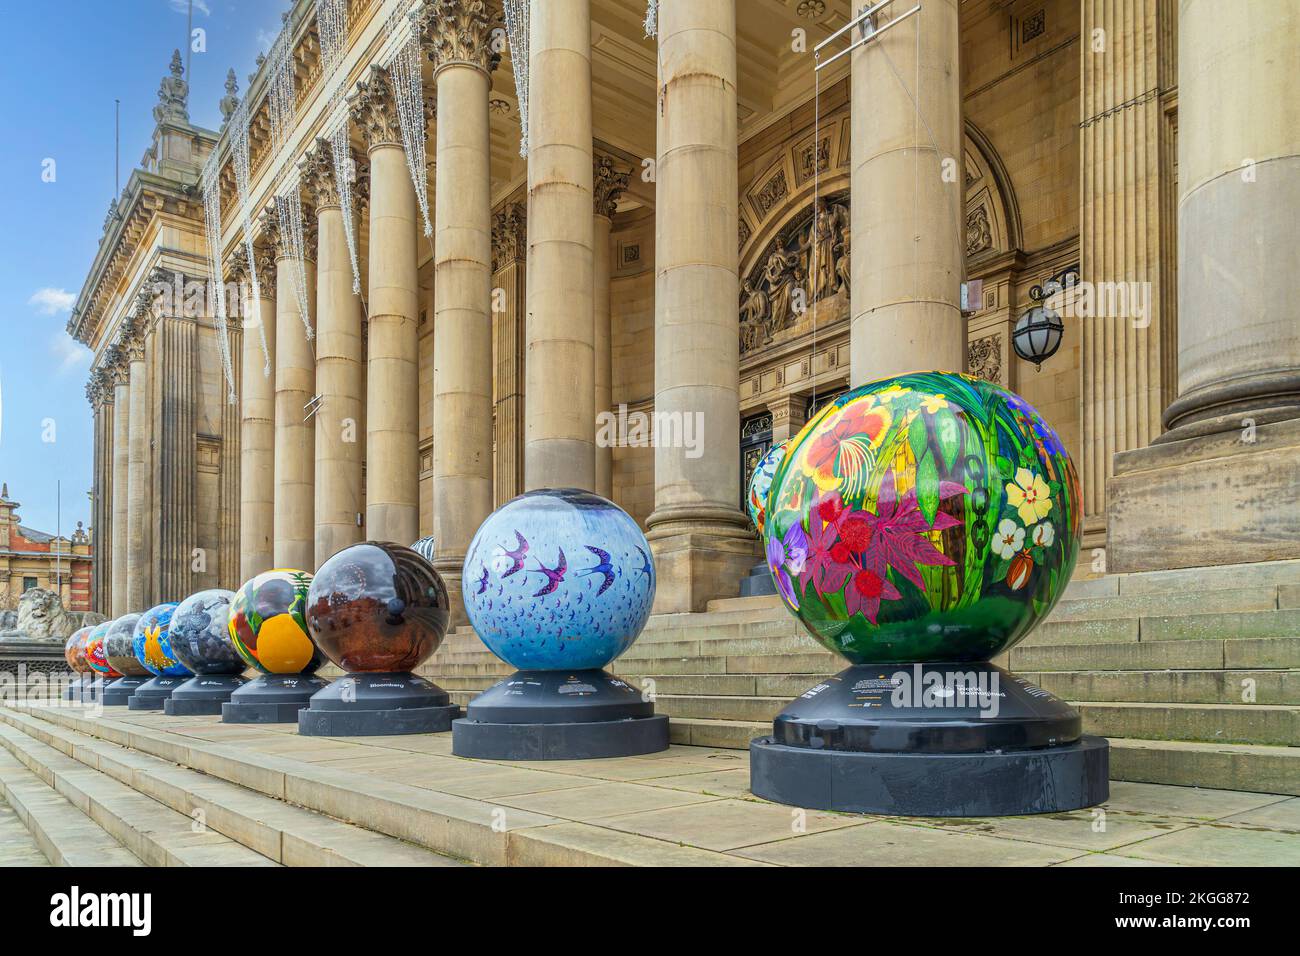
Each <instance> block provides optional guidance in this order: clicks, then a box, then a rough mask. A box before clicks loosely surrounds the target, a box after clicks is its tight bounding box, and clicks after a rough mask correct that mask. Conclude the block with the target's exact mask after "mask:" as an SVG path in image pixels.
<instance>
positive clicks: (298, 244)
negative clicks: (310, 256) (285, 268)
mask: <svg viewBox="0 0 1300 956" xmlns="http://www.w3.org/2000/svg"><path fill="white" fill-rule="evenodd" d="M275 215H276V217H277V218H278V219H279V221H280V235H281V236H284V237H285V238H286V240H287V242H288V246H289V261H290V262H291V263H293V273H292V274H293V288H294V292H295V293H296V295H297V299H298V316H299V318H301V319H302V328H303V331H304V332H305V333H306V334H307V341H309V342H310V341H311V340H312V339H313V338H314V337H315V333H314V332H312V329H311V308H310V305H309V304H308V299H307V268H306V266H304V265H303V262H304V260H305V259H306V258H307V241H306V237H305V234H304V231H303V225H302V187H301V184H300V183H299V181H298V174H297V173H296V172H294V173H292V174H290V175H288V176H287V177H286V181H285V189H284V191H283V192H282V193H277V194H276V196H275Z"/></svg>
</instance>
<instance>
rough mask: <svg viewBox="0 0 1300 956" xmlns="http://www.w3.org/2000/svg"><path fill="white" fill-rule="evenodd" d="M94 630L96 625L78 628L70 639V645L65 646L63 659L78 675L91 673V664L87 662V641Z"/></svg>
mask: <svg viewBox="0 0 1300 956" xmlns="http://www.w3.org/2000/svg"><path fill="white" fill-rule="evenodd" d="M94 629H95V627H94V625H87V626H86V627H79V628H77V629H76V630H75V631H73V632H72V634H71V635H70V636H69V637H68V643H66V644H64V645H63V659H64V660H66V661H67V662H68V666H69V667H71V668H72V670H73V671H74V672H75V673H77V674H89V673H90V664H89V662H87V660H86V639H87V638H89V637H90V632H91V631H93V630H94Z"/></svg>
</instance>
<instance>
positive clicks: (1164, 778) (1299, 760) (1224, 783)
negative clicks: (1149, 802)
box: [1110, 738, 1300, 796]
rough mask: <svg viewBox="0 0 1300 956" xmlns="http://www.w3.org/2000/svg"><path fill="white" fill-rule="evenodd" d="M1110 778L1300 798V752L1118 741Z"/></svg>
mask: <svg viewBox="0 0 1300 956" xmlns="http://www.w3.org/2000/svg"><path fill="white" fill-rule="evenodd" d="M1110 778H1111V779H1112V780H1131V781H1134V782H1136V783H1163V784H1170V785H1172V786H1176V787H1206V788H1212V789H1213V788H1218V789H1223V790H1248V791H1252V792H1255V793H1285V794H1289V795H1291V796H1300V749H1298V748H1295V747H1265V746H1255V745H1250V744H1219V743H1195V742H1191V741H1182V740H1141V739H1137V738H1115V739H1112V740H1111V742H1110Z"/></svg>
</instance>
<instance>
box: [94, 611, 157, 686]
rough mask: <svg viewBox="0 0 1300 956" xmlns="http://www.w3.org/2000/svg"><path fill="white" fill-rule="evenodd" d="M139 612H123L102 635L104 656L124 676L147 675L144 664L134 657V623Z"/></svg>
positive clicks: (138, 616)
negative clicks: (106, 632)
mask: <svg viewBox="0 0 1300 956" xmlns="http://www.w3.org/2000/svg"><path fill="white" fill-rule="evenodd" d="M139 620H140V615H139V614H123V615H122V616H121V617H119V618H118V619H117V620H115V621H113V622H112V623H111V624H109V626H108V634H107V635H105V637H104V650H105V656H106V657H107V658H108V663H109V664H111V665H112V666H113V669H114V670H115V671H117V672H118V673H120V674H123V675H125V676H126V677H144V676H146V675H148V673H149V672H148V671H147V670H146V669H145V666H144V665H143V664H141V663H140V662H139V661H138V660H136V659H135V625H136V622H138V621H139Z"/></svg>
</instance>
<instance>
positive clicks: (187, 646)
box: [171, 588, 248, 674]
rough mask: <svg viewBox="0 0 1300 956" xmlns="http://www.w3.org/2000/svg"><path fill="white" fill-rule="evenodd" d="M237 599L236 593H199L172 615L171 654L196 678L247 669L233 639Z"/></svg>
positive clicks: (209, 591)
mask: <svg viewBox="0 0 1300 956" xmlns="http://www.w3.org/2000/svg"><path fill="white" fill-rule="evenodd" d="M234 596H235V592H234V591H227V590H225V589H224V588H211V589H209V590H207V591H199V592H198V593H197V594H191V595H190V596H189V597H187V598H186V599H185V600H184V601H182V602H181V603H180V605H179V606H178V607H177V608H176V611H175V613H174V614H172V627H171V645H172V651H173V652H174V653H175V654H176V659H177V660H179V661H180V662H181V663H182V664H184V665H185V666H186V667H188V668H189V669H190V670H191V671H193V672H194V673H195V674H242V673H243V672H244V671H245V670H246V669H247V668H248V665H247V664H245V663H244V659H243V658H242V657H240V656H239V652H238V651H237V650H235V645H234V642H233V641H231V639H230V627H229V621H230V602H231V599H233V598H234Z"/></svg>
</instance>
